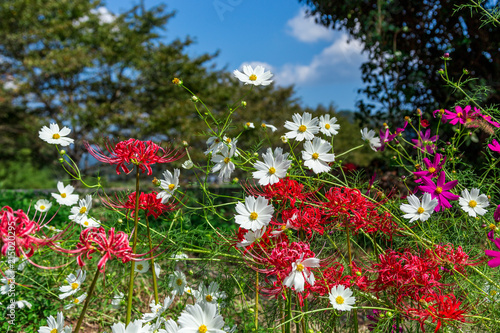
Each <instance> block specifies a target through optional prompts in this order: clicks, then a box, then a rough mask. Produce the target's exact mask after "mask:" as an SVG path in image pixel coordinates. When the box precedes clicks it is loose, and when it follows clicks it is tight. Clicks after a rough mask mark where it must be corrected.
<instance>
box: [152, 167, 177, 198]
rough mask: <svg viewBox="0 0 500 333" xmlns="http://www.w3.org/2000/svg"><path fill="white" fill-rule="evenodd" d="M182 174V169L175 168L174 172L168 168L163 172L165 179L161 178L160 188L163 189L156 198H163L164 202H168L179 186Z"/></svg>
mask: <svg viewBox="0 0 500 333" xmlns="http://www.w3.org/2000/svg"><path fill="white" fill-rule="evenodd" d="M180 174H181V170H180V169H174V174H172V173H171V172H170V171H168V170H167V171H165V172H164V173H163V179H162V180H160V188H161V189H162V190H163V191H161V192H160V193H158V194H157V195H156V199H161V202H162V203H165V202H167V200H168V199H169V198H170V197H171V196H172V195H173V194H174V191H175V190H176V189H177V188H179V176H180Z"/></svg>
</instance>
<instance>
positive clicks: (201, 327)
mask: <svg viewBox="0 0 500 333" xmlns="http://www.w3.org/2000/svg"><path fill="white" fill-rule="evenodd" d="M252 76H255V75H252ZM250 80H251V77H250ZM207 331H208V329H207V327H206V326H205V325H201V326H200V327H199V328H198V332H200V333H207Z"/></svg>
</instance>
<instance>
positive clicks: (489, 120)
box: [474, 107, 500, 128]
mask: <svg viewBox="0 0 500 333" xmlns="http://www.w3.org/2000/svg"><path fill="white" fill-rule="evenodd" d="M474 111H475V114H477V115H479V116H481V117H482V118H483V119H484V120H486V121H487V122H488V123H490V124H491V125H493V126H495V127H496V128H499V127H500V124H499V123H497V122H496V121H494V120H493V118H492V117H491V116H488V115H483V114H482V113H481V110H479V109H478V108H476V107H474Z"/></svg>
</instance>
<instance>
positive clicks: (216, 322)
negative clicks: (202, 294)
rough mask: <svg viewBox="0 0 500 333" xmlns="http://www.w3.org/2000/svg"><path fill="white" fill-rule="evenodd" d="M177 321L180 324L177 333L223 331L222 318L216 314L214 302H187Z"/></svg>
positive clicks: (220, 332)
mask: <svg viewBox="0 0 500 333" xmlns="http://www.w3.org/2000/svg"><path fill="white" fill-rule="evenodd" d="M177 322H178V323H179V326H180V330H179V331H178V332H179V333H195V332H196V333H198V332H200V333H201V332H203V333H206V332H210V333H224V331H223V330H222V328H223V327H224V319H222V316H221V315H220V314H218V311H217V305H216V304H210V303H200V304H198V303H197V304H195V305H190V304H188V305H187V306H186V309H185V310H184V311H183V312H182V313H181V315H180V317H179V319H178V320H177Z"/></svg>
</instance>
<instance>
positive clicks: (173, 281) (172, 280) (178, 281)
mask: <svg viewBox="0 0 500 333" xmlns="http://www.w3.org/2000/svg"><path fill="white" fill-rule="evenodd" d="M186 284H187V281H186V276H185V275H184V273H182V272H181V271H178V270H175V271H174V272H173V273H172V274H170V275H169V276H168V286H169V287H170V288H173V289H174V291H175V292H176V294H177V295H179V296H181V295H182V294H184V289H185V287H186Z"/></svg>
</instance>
